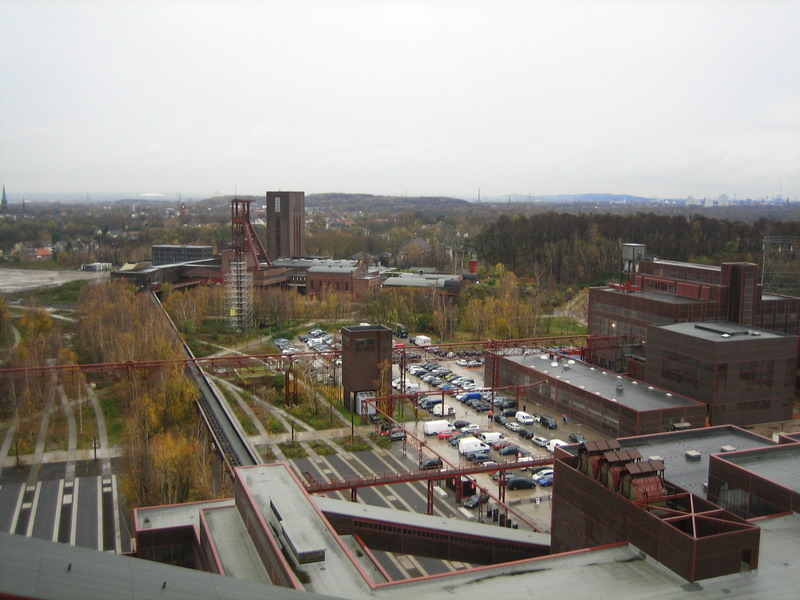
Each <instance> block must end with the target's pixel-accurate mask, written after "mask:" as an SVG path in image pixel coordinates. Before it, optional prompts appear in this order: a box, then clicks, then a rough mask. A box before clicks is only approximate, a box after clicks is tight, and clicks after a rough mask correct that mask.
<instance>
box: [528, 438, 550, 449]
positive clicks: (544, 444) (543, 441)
mask: <svg viewBox="0 0 800 600" xmlns="http://www.w3.org/2000/svg"><path fill="white" fill-rule="evenodd" d="M531 441H532V442H533V443H534V444H535V445H537V446H539V447H540V448H547V442H549V441H550V440H548V439H547V438H546V437H542V436H540V435H537V436H534V437H533V438H531Z"/></svg>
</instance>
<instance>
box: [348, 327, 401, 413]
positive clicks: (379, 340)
mask: <svg viewBox="0 0 800 600" xmlns="http://www.w3.org/2000/svg"><path fill="white" fill-rule="evenodd" d="M341 332H342V387H343V388H344V406H345V408H347V410H350V411H353V412H357V410H356V409H357V407H356V394H357V393H359V392H376V391H378V390H379V389H381V388H383V389H390V383H389V382H390V380H391V378H392V370H391V364H392V330H391V329H389V328H388V327H384V326H383V325H356V326H353V327H342V330H341ZM382 365H384V368H383V370H382Z"/></svg>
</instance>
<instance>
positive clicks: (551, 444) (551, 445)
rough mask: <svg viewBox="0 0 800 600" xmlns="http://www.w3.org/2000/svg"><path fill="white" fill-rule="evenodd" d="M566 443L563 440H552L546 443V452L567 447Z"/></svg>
mask: <svg viewBox="0 0 800 600" xmlns="http://www.w3.org/2000/svg"><path fill="white" fill-rule="evenodd" d="M568 445H569V444H567V442H565V441H564V440H558V439H552V440H550V441H549V442H547V451H548V452H555V451H556V447H557V446H568Z"/></svg>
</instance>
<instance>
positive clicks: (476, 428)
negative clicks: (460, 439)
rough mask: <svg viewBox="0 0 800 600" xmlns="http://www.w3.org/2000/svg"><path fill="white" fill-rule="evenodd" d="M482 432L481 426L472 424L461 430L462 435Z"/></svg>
mask: <svg viewBox="0 0 800 600" xmlns="http://www.w3.org/2000/svg"><path fill="white" fill-rule="evenodd" d="M480 430H481V426H480V425H478V424H477V423H470V424H469V425H466V426H464V427H462V428H461V433H478V432H479V431H480Z"/></svg>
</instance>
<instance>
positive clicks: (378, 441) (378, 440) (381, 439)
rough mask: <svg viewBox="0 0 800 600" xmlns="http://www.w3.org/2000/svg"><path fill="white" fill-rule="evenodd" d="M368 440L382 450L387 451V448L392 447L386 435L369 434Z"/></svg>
mask: <svg viewBox="0 0 800 600" xmlns="http://www.w3.org/2000/svg"><path fill="white" fill-rule="evenodd" d="M369 439H371V440H372V441H373V442H374V443H375V445H376V446H377V447H378V448H380V449H382V450H388V449H389V446H391V445H392V442H391V441H390V440H389V436H386V435H379V434H377V433H370V434H369Z"/></svg>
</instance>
